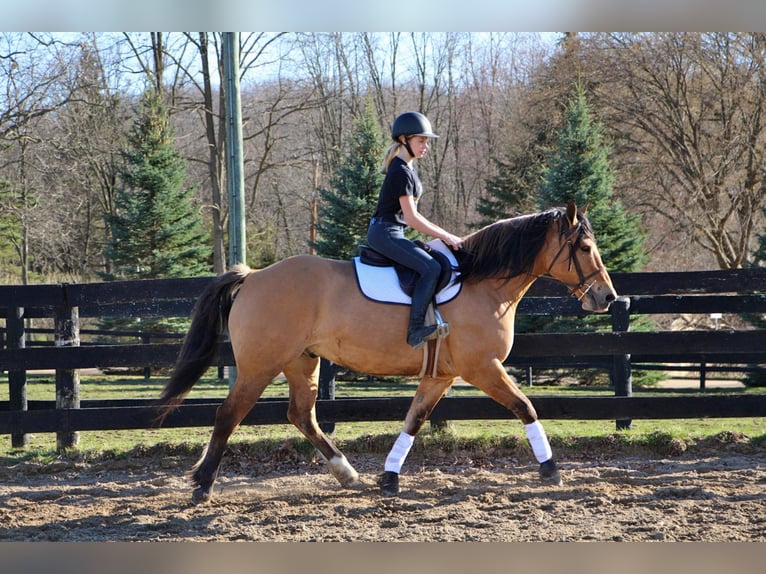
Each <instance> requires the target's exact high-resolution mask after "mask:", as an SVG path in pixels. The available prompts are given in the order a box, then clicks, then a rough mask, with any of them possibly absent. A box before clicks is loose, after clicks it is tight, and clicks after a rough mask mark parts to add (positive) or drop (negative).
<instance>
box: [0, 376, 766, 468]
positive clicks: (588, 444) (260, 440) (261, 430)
mask: <svg viewBox="0 0 766 574" xmlns="http://www.w3.org/2000/svg"><path fill="white" fill-rule="evenodd" d="M163 384H164V379H163V378H162V377H156V378H152V379H151V380H148V381H147V380H145V379H144V378H143V377H142V376H122V375H108V376H107V375H86V376H82V378H81V382H80V398H81V399H82V400H89V399H109V398H147V399H148V398H156V397H157V396H158V395H159V393H160V391H161V389H162V386H163ZM711 384H712V381H711ZM27 387H28V390H27V397H28V399H30V400H52V399H53V398H54V397H55V381H54V377H53V375H47V374H36V373H29V374H28V378H27ZM416 387H417V383H416V382H415V381H413V380H408V379H392V380H386V381H372V380H368V379H366V378H360V379H358V380H354V381H339V382H338V383H337V384H336V397H338V398H342V397H364V396H381V395H387V396H412V395H413V394H414V392H415V389H416ZM523 390H524V392H525V393H526V394H527V395H528V396H529V397H530V398H532V400H533V402H534V397H535V396H539V395H558V396H578V395H583V396H599V395H603V396H610V395H612V394H613V392H612V391H611V390H610V389H609V388H608V387H606V386H591V387H588V386H579V385H535V386H532V387H529V386H524V387H523ZM227 392H228V384H227V383H226V382H225V381H224V382H220V381H218V380H217V378H216V377H215V372H214V371H212V370H211V371H210V372H209V373H208V376H206V377H204V378H203V379H201V380H200V381H199V382H198V383H197V384H196V385H195V387H194V389H193V390H192V392H191V394H190V395H189V396H190V397H205V398H222V397H224V396H226V393H227ZM697 392H698V390H696V389H680V390H679V389H676V390H668V389H658V388H647V389H634V394H641V393H648V394H653V395H657V394H663V395H684V394H692V393H697ZM705 392H706V393H716V392H731V391H726V390H724V391H722V390H718V389H714V388H708V389H707V390H706V391H705ZM746 392H748V393H762V392H766V389H764V388H749V389H747V391H746ZM452 393H453V396H470V395H481V393H480V392H479V391H478V390H476V389H475V388H473V387H469V386H465V385H458V386H455V387H454V388H453V391H452ZM264 397H277V398H279V397H282V398H286V397H287V384H286V382H285V381H284V380H280V379H277V380H276V381H275V382H274V383H272V385H270V386H269V387H268V388H267V389H266V392H265V394H264ZM0 400H8V387H7V386H6V385H0ZM543 423H544V425H545V429H546V431H547V433H548V436H549V437H550V440H551V444H552V446H553V448H554V450H556V451H557V452H562V451H563V452H571V453H575V452H580V453H583V452H584V453H587V452H593V453H596V454H599V453H606V452H610V451H615V450H621V451H651V452H655V453H660V454H670V455H672V454H680V453H682V452H684V451H685V450H686V449H688V448H690V447H693V446H694V445H703V446H712V447H714V448H715V447H716V446H717V445H719V444H723V443H727V444H738V445H745V446H746V447H747V448H758V449H761V448H766V419H764V418H743V419H731V418H725V419H679V420H643V419H642V420H636V421H634V422H633V428H632V429H631V430H629V431H616V430H615V423H614V421H598V420H597V421H578V420H549V421H543ZM211 426H212V421H211ZM401 426H402V423H401V421H386V422H369V423H363V422H360V423H338V424H336V425H335V432H334V437H335V440H336V442H337V443H338V444H339V446H340V447H341V449H342V450H344V451H345V452H348V453H353V452H363V451H365V452H381V453H385V452H387V450H388V449H389V448H390V446H391V444H393V441H394V440H395V438H396V436H397V435H398V434H399V431H400V430H401ZM210 431H211V428H210V427H192V428H184V429H140V430H124V431H88V432H86V431H83V432H80V433H79V436H80V442H79V446H78V448H77V450H76V452H75V453H68V456H75V457H78V458H79V459H96V458H99V457H126V456H135V455H137V454H141V453H142V452H146V451H147V450H153V449H155V450H156V449H162V450H165V451H167V452H177V453H191V454H194V455H195V456H196V455H197V454H199V453H200V452H201V451H202V449H203V448H204V445H205V444H206V443H207V441H208V439H209V438H210ZM230 444H231V446H232V448H238V449H249V450H253V449H255V450H257V451H259V452H260V453H261V454H267V455H268V454H269V453H273V452H279V451H281V450H284V449H287V450H289V451H291V452H292V451H295V452H303V453H306V454H308V453H311V450H312V449H311V447H310V445H309V443H308V441H306V440H305V439H304V438H303V436H302V435H300V434H299V432H298V430H297V429H295V428H294V427H293V426H292V425H289V424H280V425H263V426H243V427H241V428H239V429H238V430H237V431H236V432H235V433H234V435H233V436H232V438H231V440H230ZM416 444H418V445H419V447H418V448H422V449H424V450H425V451H427V450H428V449H435V450H438V451H439V452H451V451H456V450H469V451H471V450H473V451H484V452H488V451H492V450H498V449H500V450H509V449H510V450H519V449H521V450H526V449H528V447H527V445H526V441H525V435H524V430H523V427H522V426H521V424H519V423H518V421H516V420H515V419H513V417H512V416H509V420H488V421H487V420H477V421H452V422H450V423H449V426H448V430H447V431H446V432H445V431H444V430H440V429H437V428H434V427H431V425H430V424H427V425H426V426H425V427H424V428H423V430H422V431H421V433H420V434H419V436H418V441H417V443H416ZM60 456H66V455H62V453H58V452H57V451H56V435H55V434H54V433H43V434H35V435H31V436H30V445H29V447H28V448H26V449H13V448H11V446H10V438H9V437H5V441H4V444H0V460H3V461H4V462H5V463H6V464H12V463H13V462H14V461H21V460H28V461H39V462H45V461H51V460H54V459H56V458H57V457H60Z"/></svg>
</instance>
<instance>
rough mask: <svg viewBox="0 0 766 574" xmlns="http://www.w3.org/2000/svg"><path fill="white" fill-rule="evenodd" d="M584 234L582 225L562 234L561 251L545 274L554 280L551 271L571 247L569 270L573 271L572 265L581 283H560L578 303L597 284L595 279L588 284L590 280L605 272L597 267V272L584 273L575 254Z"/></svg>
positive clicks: (557, 253)
mask: <svg viewBox="0 0 766 574" xmlns="http://www.w3.org/2000/svg"><path fill="white" fill-rule="evenodd" d="M584 232H585V230H584V229H583V227H582V223H577V225H575V226H574V227H573V228H572V229H570V230H569V231H565V232H563V233H562V235H564V241H563V242H562V244H561V247H559V250H558V251H557V252H556V256H555V257H554V258H553V260H552V261H551V264H550V265H549V266H548V270H547V271H546V272H545V275H546V276H550V277H551V278H553V277H552V276H551V269H553V266H554V265H555V264H556V262H557V261H558V260H559V257H561V254H562V253H563V252H564V249H565V248H566V247H567V246H569V269H571V268H572V265H574V268H575V271H577V278H578V279H579V281H580V282H579V283H577V284H572V283H566V282H565V281H560V280H559V281H560V282H561V283H563V284H564V285H566V287H567V289H569V294H570V295H572V297H576V298H577V300H578V301H581V300H582V298H583V297H585V295H587V293H588V291H590V290H591V289H592V288H593V286H594V285H595V284H596V280H595V279H594V280H593V281H591V282H590V283H588V280H589V279H591V278H592V277H594V276H596V275H598V274H599V273H601V272H602V271H603V270H604V268H603V267H597V268H596V270H595V271H593V272H592V273H590V274H588V275H585V274H584V273H583V271H582V267H581V266H580V262H579V261H578V260H577V257H576V255H575V254H576V253H577V246H578V245H579V244H580V239H581V238H582V235H583V233H584ZM578 291H579V293H580V295H579V296H578V295H577V293H578Z"/></svg>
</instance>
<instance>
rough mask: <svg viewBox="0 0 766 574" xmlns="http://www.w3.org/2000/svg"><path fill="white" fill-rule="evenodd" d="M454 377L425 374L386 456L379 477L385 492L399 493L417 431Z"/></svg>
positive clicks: (390, 493) (379, 484)
mask: <svg viewBox="0 0 766 574" xmlns="http://www.w3.org/2000/svg"><path fill="white" fill-rule="evenodd" d="M453 381H454V379H434V378H431V377H425V378H424V379H423V380H421V381H420V384H419V385H418V389H417V391H416V392H415V396H414V397H413V398H412V403H411V404H410V408H409V410H408V411H407V416H406V418H405V419H404V428H403V429H402V432H401V433H400V434H399V437H398V438H397V439H396V442H395V443H394V446H393V447H392V448H391V451H390V452H389V453H388V457H386V464H385V467H384V471H383V474H381V475H380V476H379V477H378V486H380V490H381V493H383V494H385V495H389V496H392V495H395V494H399V473H400V472H401V470H402V466H403V465H404V461H405V459H406V458H407V455H408V454H409V452H410V449H411V448H412V444H413V443H414V442H415V435H416V434H417V433H418V431H419V430H420V428H421V427H422V426H423V423H425V422H426V420H427V419H428V415H430V414H431V411H433V409H434V407H435V406H436V404H437V403H438V402H439V400H440V399H441V398H442V397H443V396H444V394H445V393H446V392H447V390H448V389H449V388H450V386H451V385H452V382H453Z"/></svg>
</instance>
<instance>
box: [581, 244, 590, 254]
mask: <svg viewBox="0 0 766 574" xmlns="http://www.w3.org/2000/svg"><path fill="white" fill-rule="evenodd" d="M580 249H582V250H583V253H590V245H583V246H582V247H580Z"/></svg>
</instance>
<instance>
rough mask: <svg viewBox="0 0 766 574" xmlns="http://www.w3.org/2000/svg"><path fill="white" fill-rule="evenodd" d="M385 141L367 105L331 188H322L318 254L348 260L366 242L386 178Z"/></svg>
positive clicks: (334, 175)
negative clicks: (382, 170)
mask: <svg viewBox="0 0 766 574" xmlns="http://www.w3.org/2000/svg"><path fill="white" fill-rule="evenodd" d="M382 141H383V138H382V135H381V131H380V128H379V126H378V123H377V121H376V120H375V115H374V113H373V109H372V106H371V105H370V104H369V102H368V103H367V105H365V107H364V110H363V112H362V114H361V115H360V116H359V117H358V118H357V120H356V122H355V124H354V129H353V132H352V134H351V135H350V137H349V144H348V148H347V149H348V151H347V153H346V155H345V158H344V160H343V161H342V162H341V164H340V168H339V169H338V171H337V172H336V173H335V174H333V175H332V176H331V177H330V186H329V189H320V190H319V193H320V197H321V199H322V203H321V204H320V209H319V215H320V217H319V222H318V224H317V240H316V241H315V242H313V243H312V246H313V247H314V248H315V249H316V250H317V254H319V255H322V256H324V257H332V258H335V259H348V258H350V257H352V256H354V255H355V254H356V253H357V247H358V246H359V244H360V243H364V241H365V238H366V236H367V226H368V225H369V223H370V218H371V217H372V215H373V213H374V212H375V206H376V205H377V200H378V194H379V193H380V186H381V185H382V183H383V175H382V174H381V173H380V158H381V156H382V154H383V151H384V150H383V144H382Z"/></svg>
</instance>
